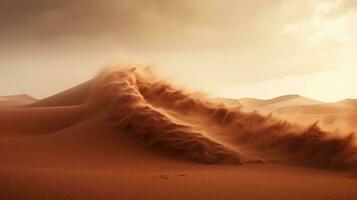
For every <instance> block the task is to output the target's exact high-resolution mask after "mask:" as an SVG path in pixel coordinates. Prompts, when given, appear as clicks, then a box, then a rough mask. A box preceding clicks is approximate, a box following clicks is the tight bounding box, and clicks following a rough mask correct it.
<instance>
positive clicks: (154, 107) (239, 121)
mask: <svg viewBox="0 0 357 200" xmlns="http://www.w3.org/2000/svg"><path fill="white" fill-rule="evenodd" d="M87 103H88V105H89V109H88V110H89V112H90V115H95V114H100V115H105V117H106V119H107V120H108V121H109V122H110V123H112V124H113V126H115V127H116V128H117V129H118V130H121V132H123V131H122V130H125V133H127V134H130V135H132V136H133V137H134V138H137V141H140V142H142V143H143V144H146V145H148V146H149V147H150V148H152V149H153V150H155V151H157V152H161V153H164V154H167V155H170V156H176V157H177V158H180V159H182V158H184V159H189V160H193V161H197V162H202V163H229V164H244V163H247V162H277V163H286V164H296V165H305V166H313V167H321V168H329V169H356V168H357V146H356V144H355V141H356V139H355V136H354V134H350V135H347V136H343V137H342V136H339V135H338V134H336V133H330V132H327V131H323V130H321V129H320V128H319V126H318V124H317V123H315V124H312V125H311V126H309V127H301V126H298V125H295V124H291V123H289V122H286V121H283V120H280V119H275V118H274V117H272V116H271V115H268V116H263V115H261V114H259V113H257V112H243V111H242V110H241V109H240V108H239V107H235V108H234V107H227V106H225V105H223V104H217V103H214V102H211V101H210V100H209V99H208V98H205V97H204V96H203V95H199V94H193V93H189V92H186V91H184V90H182V89H179V88H177V87H174V86H172V85H171V84H170V83H168V82H167V81H164V80H162V79H160V78H159V77H157V76H156V75H155V74H154V73H153V72H152V71H151V70H150V69H147V68H145V69H136V68H125V69H120V70H106V71H104V72H102V73H101V74H100V75H99V76H98V77H96V78H95V79H94V80H93V81H92V83H91V89H90V94H89V98H88V100H87Z"/></svg>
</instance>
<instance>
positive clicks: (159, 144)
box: [0, 68, 357, 200]
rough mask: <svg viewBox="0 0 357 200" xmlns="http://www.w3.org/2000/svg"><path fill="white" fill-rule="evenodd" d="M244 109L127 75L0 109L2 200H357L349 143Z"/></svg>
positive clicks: (108, 75)
mask: <svg viewBox="0 0 357 200" xmlns="http://www.w3.org/2000/svg"><path fill="white" fill-rule="evenodd" d="M288 99H289V100H290V101H291V99H290V98H288ZM294 102H305V101H301V100H299V101H294ZM275 103H279V102H275ZM315 103H316V102H315ZM316 104H318V103H316ZM259 105H260V104H259ZM284 105H285V106H286V105H288V104H287V103H286V102H285V104H284ZM290 105H291V102H290V103H289V106H290ZM314 105H315V104H314ZM240 106H242V105H240V104H238V106H229V107H227V106H225V105H224V104H221V103H217V102H213V101H210V100H208V99H207V98H205V97H202V95H198V94H192V93H189V92H186V91H184V90H181V89H178V88H176V87H174V86H172V85H171V84H169V83H167V82H166V81H163V80H161V79H160V78H159V77H157V76H155V74H153V73H152V72H151V71H150V70H148V69H135V68H124V69H120V70H111V71H108V70H107V71H104V72H103V73H101V74H100V75H99V76H98V77H96V78H95V79H93V80H91V81H89V82H87V83H84V84H82V85H80V86H78V87H74V88H72V89H70V90H68V91H65V92H62V93H59V94H57V95H54V96H52V97H49V98H46V99H44V100H39V101H36V102H30V103H29V104H27V105H26V106H22V107H8V106H3V107H1V108H0V155H1V156H0V199H121V200H123V199H303V198H304V199H324V200H325V199H331V200H332V199H356V195H357V178H356V177H355V175H354V171H356V169H357V147H356V139H355V136H354V135H353V134H339V133H336V132H331V131H329V130H324V129H323V128H321V127H319V125H318V124H310V125H308V126H307V125H297V124H293V123H290V122H286V121H283V120H281V119H277V118H275V117H274V114H273V116H272V115H265V114H261V113H259V112H244V111H243V110H242V108H241V107H240ZM291 106H292V105H291ZM311 106H312V105H311ZM274 107H275V106H274ZM339 114H341V113H339Z"/></svg>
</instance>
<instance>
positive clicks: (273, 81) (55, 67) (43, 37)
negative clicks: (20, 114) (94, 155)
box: [0, 0, 357, 101]
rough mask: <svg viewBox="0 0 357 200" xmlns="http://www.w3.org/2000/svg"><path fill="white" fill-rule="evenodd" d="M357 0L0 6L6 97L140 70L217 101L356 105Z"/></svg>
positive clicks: (3, 0)
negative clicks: (115, 70)
mask: <svg viewBox="0 0 357 200" xmlns="http://www.w3.org/2000/svg"><path fill="white" fill-rule="evenodd" d="M356 35H357V0H264V1H263V0H224V1H217V0H180V1H177V0H103V1H98V0H77V1H72V0H51V1H48V0H0V95H8V94H18V93H28V94H30V95H33V96H35V97H39V98H41V97H45V96H48V95H51V94H54V93H56V92H59V91H61V90H63V89H66V88H68V87H71V86H74V85H76V84H78V83H81V82H83V81H86V80H88V79H89V78H91V77H93V76H94V75H95V74H96V73H97V72H98V71H99V70H100V69H101V68H103V67H104V66H105V65H108V64H126V63H141V64H150V65H154V66H156V68H157V70H158V71H159V72H160V73H162V74H164V75H165V76H166V77H168V78H170V79H174V80H176V82H177V83H180V84H181V85H184V86H187V87H191V88H193V89H201V90H204V91H206V92H208V93H210V94H212V95H215V96H217V95H218V96H225V97H234V98H238V97H246V96H249V97H258V98H270V97H273V96H278V95H284V94H291V93H299V94H302V95H305V96H308V97H312V98H316V99H319V100H324V101H335V100H340V99H343V98H347V97H350V98H357V89H356V87H355V86H356V85H357V78H356V77H357V58H356V55H355V53H354V51H356V50H357V38H356Z"/></svg>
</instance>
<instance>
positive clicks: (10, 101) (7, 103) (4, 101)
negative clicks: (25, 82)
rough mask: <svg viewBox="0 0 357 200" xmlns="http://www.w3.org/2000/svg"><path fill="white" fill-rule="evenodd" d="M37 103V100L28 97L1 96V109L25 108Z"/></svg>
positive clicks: (23, 95)
mask: <svg viewBox="0 0 357 200" xmlns="http://www.w3.org/2000/svg"><path fill="white" fill-rule="evenodd" d="M35 101H37V99H35V98H33V97H31V96H29V95H27V94H21V95H12V96H0V108H1V107H18V106H24V105H27V104H30V103H33V102H35Z"/></svg>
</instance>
